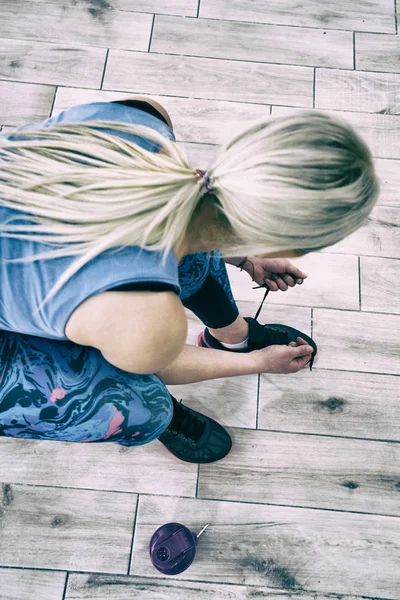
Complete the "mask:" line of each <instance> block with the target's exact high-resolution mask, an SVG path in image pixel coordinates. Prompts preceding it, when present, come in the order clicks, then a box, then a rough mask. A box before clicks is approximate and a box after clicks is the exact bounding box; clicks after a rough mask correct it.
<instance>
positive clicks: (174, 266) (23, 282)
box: [0, 102, 181, 340]
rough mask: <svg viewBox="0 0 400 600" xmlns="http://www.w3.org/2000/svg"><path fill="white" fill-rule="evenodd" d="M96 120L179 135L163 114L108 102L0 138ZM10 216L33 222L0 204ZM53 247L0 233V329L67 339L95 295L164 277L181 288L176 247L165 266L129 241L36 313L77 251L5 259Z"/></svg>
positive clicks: (0, 213) (2, 217) (0, 218)
mask: <svg viewBox="0 0 400 600" xmlns="http://www.w3.org/2000/svg"><path fill="white" fill-rule="evenodd" d="M96 120H97V121H100V120H101V121H117V122H122V123H133V124H138V125H145V126H147V127H150V128H152V129H155V130H157V131H158V132H160V133H161V134H163V135H165V136H166V137H169V138H170V139H172V140H175V137H174V134H173V132H172V130H171V129H170V127H168V125H167V124H166V123H164V122H163V121H162V120H161V119H158V118H157V117H155V116H153V115H152V114H149V113H147V112H144V111H143V110H140V109H138V108H133V107H131V106H125V105H122V104H116V103H110V102H94V103H91V104H83V105H79V106H74V107H72V108H70V109H68V110H66V111H63V112H62V113H60V114H59V115H57V116H56V117H52V118H51V119H47V120H46V121H43V122H41V123H34V124H28V125H23V126H22V127H19V128H17V129H14V130H13V131H12V132H10V133H9V134H8V135H4V136H2V137H4V138H6V139H9V140H13V139H18V131H23V130H25V131H26V130H29V129H36V128H37V127H40V128H46V127H51V126H52V125H53V124H56V123H61V122H71V121H74V122H80V121H96ZM106 131H108V132H109V133H112V134H114V135H117V136H120V137H123V138H125V139H129V140H131V141H133V142H135V143H137V144H139V145H141V146H142V147H144V148H145V149H147V150H149V151H152V152H158V150H159V146H158V145H156V144H154V143H153V142H152V141H150V140H147V139H144V138H139V137H137V136H133V135H129V134H126V133H123V132H119V131H115V130H113V129H112V127H110V129H109V130H106ZM0 176H1V165H0ZM11 218H12V219H13V223H15V224H18V223H20V224H21V223H22V222H24V221H25V222H27V220H28V222H29V217H28V216H27V215H26V213H22V212H20V211H16V210H13V209H9V208H7V207H3V206H1V205H0V224H1V223H5V222H6V221H8V220H9V219H11ZM15 218H17V219H18V220H15ZM0 226H1V225H0ZM57 247H58V246H57ZM52 249H54V246H49V245H46V244H43V243H38V242H34V241H28V240H17V239H11V238H5V237H3V236H1V235H0V329H4V330H8V331H14V332H18V333H25V334H29V335H37V336H40V337H45V338H51V339H58V340H67V339H68V338H67V337H66V335H65V325H66V323H67V321H68V319H69V317H70V315H71V314H72V313H73V311H74V310H75V309H76V308H77V307H78V306H79V305H80V304H81V303H82V302H83V301H84V300H86V299H88V298H90V297H91V296H94V295H96V294H99V293H101V292H104V291H106V290H110V289H112V288H115V287H117V286H121V285H124V284H128V283H136V282H163V283H166V284H169V285H171V286H173V288H172V289H173V290H174V291H175V292H176V293H177V294H180V292H181V288H180V285H179V274H178V263H177V259H176V256H175V254H174V253H173V252H172V251H171V252H170V253H169V255H168V260H167V263H166V265H165V267H162V265H161V256H162V253H161V252H150V251H147V250H143V248H141V247H140V246H128V247H126V248H119V249H117V250H116V249H113V250H108V251H106V252H103V253H102V254H100V255H99V256H97V257H96V258H95V259H93V260H91V261H90V262H88V263H87V264H86V265H85V266H84V267H82V268H81V269H80V270H79V271H78V272H77V273H75V274H74V275H73V276H72V277H71V279H69V281H67V283H65V285H64V286H63V287H62V288H61V290H59V291H58V292H57V293H56V295H55V296H54V297H53V298H52V299H51V300H50V301H48V302H46V304H45V305H44V307H43V308H42V309H41V310H40V311H39V312H37V311H36V309H37V307H38V306H39V305H40V303H41V302H42V301H43V300H44V298H45V297H46V296H47V294H48V293H49V291H50V290H51V288H52V287H53V285H54V284H55V283H56V281H57V280H58V278H59V277H60V276H61V275H62V273H63V272H64V271H65V270H66V269H67V268H68V266H69V265H70V264H71V263H72V262H74V261H75V260H76V259H77V256H65V257H61V258H55V259H49V260H48V259H44V260H37V261H34V262H26V263H11V262H8V261H7V260H6V259H14V258H21V257H24V256H32V255H34V254H39V253H42V252H48V251H49V250H52Z"/></svg>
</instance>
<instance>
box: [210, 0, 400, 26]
mask: <svg viewBox="0 0 400 600" xmlns="http://www.w3.org/2000/svg"><path fill="white" fill-rule="evenodd" d="M199 16H200V17H207V18H212V19H231V20H234V21H255V22H259V23H275V24H277V25H299V26H304V27H307V26H310V27H319V28H324V29H325V28H328V29H329V28H330V29H349V30H356V31H357V30H361V31H380V32H384V33H395V32H396V29H395V20H394V6H393V2H391V0H375V1H374V2H369V1H368V0H360V2H357V4H350V5H349V3H348V2H346V0H335V2H334V3H332V4H330V5H326V4H323V3H321V2H320V1H319V0H307V2H304V3H297V4H296V3H293V2H292V1H291V0H280V1H279V2H275V1H274V0H201V2H200V15H199Z"/></svg>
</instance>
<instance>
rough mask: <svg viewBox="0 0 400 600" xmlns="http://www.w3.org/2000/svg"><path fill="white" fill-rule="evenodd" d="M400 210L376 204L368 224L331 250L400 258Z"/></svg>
mask: <svg viewBox="0 0 400 600" xmlns="http://www.w3.org/2000/svg"><path fill="white" fill-rule="evenodd" d="M399 226H400V210H399V209H398V208H392V207H390V206H375V208H374V209H373V211H372V213H371V214H370V216H369V218H368V221H367V224H366V225H364V226H363V227H360V229H358V230H357V231H356V232H355V233H352V234H351V235H349V236H348V237H347V238H346V239H344V240H342V241H341V242H339V243H338V244H335V245H334V246H330V248H329V249H328V250H329V252H340V253H345V254H357V253H358V254H359V255H365V256H380V257H387V258H400V236H399V233H398V228H399Z"/></svg>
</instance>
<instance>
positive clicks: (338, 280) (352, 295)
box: [228, 253, 359, 310]
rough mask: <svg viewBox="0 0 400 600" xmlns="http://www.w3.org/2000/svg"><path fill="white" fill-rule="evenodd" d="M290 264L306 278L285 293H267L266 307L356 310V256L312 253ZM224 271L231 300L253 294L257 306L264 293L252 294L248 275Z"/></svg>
mask: <svg viewBox="0 0 400 600" xmlns="http://www.w3.org/2000/svg"><path fill="white" fill-rule="evenodd" d="M291 262H292V263H293V264H295V265H296V266H298V267H299V268H300V269H301V270H302V271H304V272H305V273H307V275H308V278H307V279H306V280H305V281H304V283H303V284H301V285H296V286H295V287H294V288H289V289H288V290H287V291H286V292H282V291H277V292H270V293H269V295H268V299H267V300H266V303H267V304H268V306H271V305H276V304H289V305H297V306H299V305H303V306H319V307H326V308H344V309H349V310H358V309H359V293H358V258H357V256H339V255H338V254H336V255H334V254H327V253H326V254H325V253H312V254H308V255H306V256H304V257H303V258H298V259H296V260H291ZM228 268H229V275H230V278H231V281H233V282H234V290H235V298H237V299H240V300H250V299H251V298H253V297H254V293H255V292H257V295H258V297H259V298H260V302H261V300H262V296H263V295H264V293H265V290H253V289H252V288H253V286H255V285H256V284H255V283H254V282H253V281H252V280H251V278H250V276H249V275H248V273H246V272H245V271H239V269H237V268H236V267H231V266H229V267H228Z"/></svg>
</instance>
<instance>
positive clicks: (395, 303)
mask: <svg viewBox="0 0 400 600" xmlns="http://www.w3.org/2000/svg"><path fill="white" fill-rule="evenodd" d="M360 265H361V309H362V310H368V311H374V312H385V313H400V303H399V296H398V293H396V290H395V284H394V282H396V281H399V278H400V261H399V260H391V259H388V258H376V257H373V256H362V257H361V262H360Z"/></svg>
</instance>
